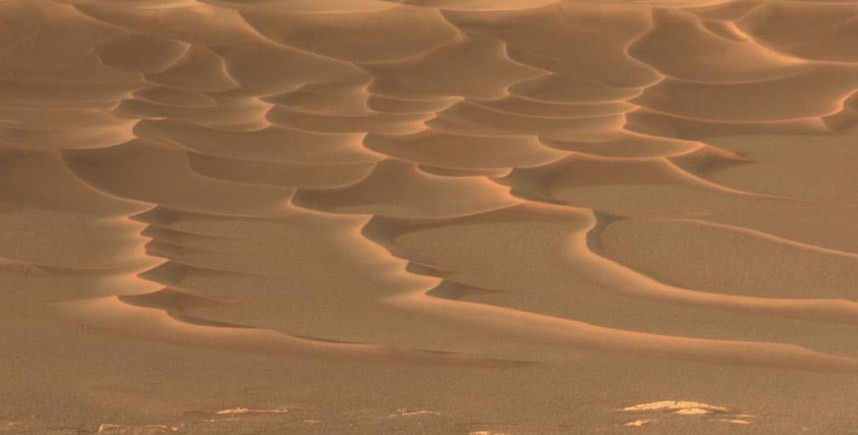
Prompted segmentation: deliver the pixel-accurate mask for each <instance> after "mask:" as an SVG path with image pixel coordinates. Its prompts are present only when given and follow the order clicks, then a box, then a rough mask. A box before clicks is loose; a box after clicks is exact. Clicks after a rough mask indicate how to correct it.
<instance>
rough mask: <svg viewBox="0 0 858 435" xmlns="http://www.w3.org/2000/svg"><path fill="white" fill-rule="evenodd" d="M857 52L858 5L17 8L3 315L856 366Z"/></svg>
mask: <svg viewBox="0 0 858 435" xmlns="http://www.w3.org/2000/svg"><path fill="white" fill-rule="evenodd" d="M855 47H858V8H855V7H854V5H853V4H851V3H849V2H811V1H793V0H783V1H780V0H775V1H768V2H754V1H750V2H748V1H741V2H729V1H693V2H688V1H684V2H678V1H651V2H650V1H610V2H595V1H594V2H582V1H565V2H562V1H551V0H523V1H504V0H467V1H446V0H425V1H424V0H410V1H398V2H394V1H383V0H348V1H346V0H342V1H330V2H325V1H320V2H310V1H289V0H283V1H276V0H270V1H228V0H208V1H205V0H201V1H192V0H187V1H185V0H169V1H168V0H164V1H145V2H144V1H108V0H103V1H102V0H4V1H0V59H4V61H3V62H0V200H2V207H3V211H4V213H2V214H0V223H2V226H3V228H4V229H5V230H4V235H3V239H2V240H0V250H1V251H0V269H2V274H3V275H4V276H6V277H8V279H9V282H14V286H15V287H16V288H17V289H19V290H20V291H16V292H14V293H12V292H10V291H7V290H5V289H0V296H2V297H3V298H4V299H8V300H9V301H10V303H9V305H8V306H10V307H14V308H10V309H15V310H19V311H23V312H27V313H44V312H50V313H51V314H52V315H55V316H57V317H58V318H60V319H62V320H61V321H63V322H66V321H67V322H72V323H79V324H83V325H86V326H89V327H91V328H93V329H98V330H103V331H108V332H111V333H113V334H118V335H120V336H126V337H128V339H129V340H131V339H146V340H153V341H158V342H169V343H174V344H180V345H185V346H200V347H210V348H215V349H225V350H232V351H238V352H248V353H260V354H268V355H286V356H295V357H312V358H320V359H339V360H348V361H371V362H401V363H409V364H442V365H463V366H465V365H467V366H480V367H483V366H486V367H495V366H519V365H522V364H528V363H546V362H548V363H551V364H563V362H564V361H566V360H569V359H571V358H574V357H576V356H577V355H580V354H582V353H591V352H595V353H598V354H603V355H612V356H617V357H621V358H629V357H646V358H662V359H669V360H683V361H694V362H707V363H715V364H724V365H739V366H765V367H778V368H789V369H800V370H813V371H834V372H856V371H858V353H856V352H855V350H854V349H853V348H850V347H848V346H844V345H843V343H844V342H845V341H846V340H847V339H849V338H850V337H851V338H854V335H853V336H848V334H847V333H845V332H843V331H844V330H843V325H844V324H845V325H855V324H856V323H858V294H856V292H855V284H856V283H858V276H856V272H855V271H856V270H858V236H856V234H858V201H856V200H858V191H856V189H855V187H854V186H855V185H858V177H856V175H855V174H856V172H855V171H854V167H855V166H854V165H855V164H856V163H858V154H856V152H855V150H854V143H855V140H856V139H858V134H856V130H855V128H856V125H858V103H856V101H858V100H856V98H858V97H856V95H858V57H856V53H858V52H856V51H855V50H854V48H855ZM6 59H8V60H9V61H8V62H7V61H5V60H6ZM797 138H798V139H797ZM808 161H809V162H810V163H807V165H803V164H802V163H803V162H808ZM829 168H835V169H832V170H831V171H830V173H827V172H828V169H829ZM820 177H824V179H820ZM40 229H41V230H40ZM40 231H41V234H39V235H37V234H36V233H37V232H40ZM78 235H85V236H78ZM7 292H8V294H7ZM713 325H717V327H716V326H713ZM93 333H94V332H93Z"/></svg>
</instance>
